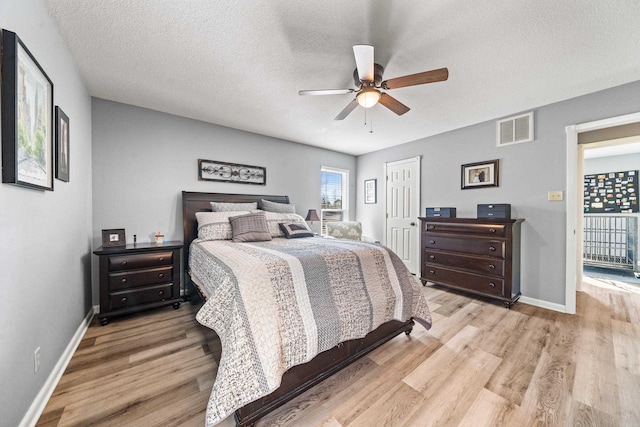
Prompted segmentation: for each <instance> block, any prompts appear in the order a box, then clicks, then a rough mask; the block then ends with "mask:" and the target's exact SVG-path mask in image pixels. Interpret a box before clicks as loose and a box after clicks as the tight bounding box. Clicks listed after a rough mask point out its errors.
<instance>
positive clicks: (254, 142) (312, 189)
mask: <svg viewBox="0 0 640 427" xmlns="http://www.w3.org/2000/svg"><path fill="white" fill-rule="evenodd" d="M199 158H201V159H208V160H218V161H224V162H231V163H241V164H248V165H256V166H263V167H266V169H267V185H266V186H260V185H247V184H236V183H219V182H212V181H198V159H199ZM321 166H333V167H337V168H341V169H346V170H349V171H350V176H351V178H350V180H351V187H352V188H351V197H350V199H351V201H350V203H351V206H354V204H355V190H354V185H353V183H354V181H355V166H356V159H355V157H353V156H351V155H347V154H340V153H336V152H333V151H328V150H323V149H320V148H315V147H310V146H306V145H301V144H296V143H293V142H288V141H284V140H280V139H275V138H269V137H265V136H262V135H257V134H252V133H248V132H243V131H239V130H236V129H231V128H227V127H222V126H217V125H214V124H209V123H204V122H199V121H196V120H191V119H186V118H183V117H178V116H172V115H169V114H165V113H160V112H157V111H152V110H147V109H143V108H138V107H133V106H130V105H125V104H119V103H115V102H111V101H106V100H103V99H97V98H94V99H93V246H94V248H97V247H98V246H100V245H101V230H102V229H105V228H124V229H125V230H126V237H127V241H128V242H132V241H133V235H134V234H136V235H137V236H138V242H147V241H151V239H152V235H153V234H154V233H155V232H157V231H159V230H161V231H163V233H164V235H165V240H182V195H181V192H182V191H183V190H186V191H203V192H221V193H254V194H286V195H288V196H289V199H290V200H291V202H292V203H294V204H295V205H296V211H297V213H298V214H300V215H303V216H304V215H306V213H307V210H308V209H314V208H315V209H318V212H319V209H320V167H321ZM351 215H352V216H354V214H353V213H351ZM93 290H94V297H93V303H94V304H98V303H99V298H98V276H97V265H94V274H93Z"/></svg>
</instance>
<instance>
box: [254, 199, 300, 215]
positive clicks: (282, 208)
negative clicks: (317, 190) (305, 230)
mask: <svg viewBox="0 0 640 427" xmlns="http://www.w3.org/2000/svg"><path fill="white" fill-rule="evenodd" d="M260 206H261V207H262V210H263V211H268V212H277V213H296V205H290V204H287V203H277V202H272V201H270V200H265V199H262V200H260Z"/></svg>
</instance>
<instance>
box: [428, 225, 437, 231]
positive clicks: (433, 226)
mask: <svg viewBox="0 0 640 427" xmlns="http://www.w3.org/2000/svg"><path fill="white" fill-rule="evenodd" d="M427 228H428V229H429V230H433V229H434V228H436V226H435V225H430V226H428V227H427Z"/></svg>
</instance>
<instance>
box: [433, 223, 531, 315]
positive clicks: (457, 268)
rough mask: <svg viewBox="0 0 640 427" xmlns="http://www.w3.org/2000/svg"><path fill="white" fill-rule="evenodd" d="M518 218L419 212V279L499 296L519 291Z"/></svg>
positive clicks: (508, 299)
mask: <svg viewBox="0 0 640 427" xmlns="http://www.w3.org/2000/svg"><path fill="white" fill-rule="evenodd" d="M522 221H524V220H523V219H497V218H441V217H439V218H420V222H421V255H420V257H421V259H420V265H421V268H420V276H421V277H420V280H421V281H422V283H424V284H426V282H432V283H435V284H438V285H442V286H446V287H449V288H454V289H458V290H461V291H465V292H470V293H473V294H476V295H481V296H484V297H489V298H493V299H497V300H500V301H502V302H503V303H504V305H505V307H507V308H511V306H512V305H513V303H514V302H515V301H517V300H518V298H519V297H520V224H521V223H522Z"/></svg>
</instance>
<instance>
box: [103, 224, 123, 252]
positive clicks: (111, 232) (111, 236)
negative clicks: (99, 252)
mask: <svg viewBox="0 0 640 427" xmlns="http://www.w3.org/2000/svg"><path fill="white" fill-rule="evenodd" d="M126 244H127V238H126V236H125V232H124V228H112V229H106V230H102V247H103V248H113V247H118V246H125V245H126Z"/></svg>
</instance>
